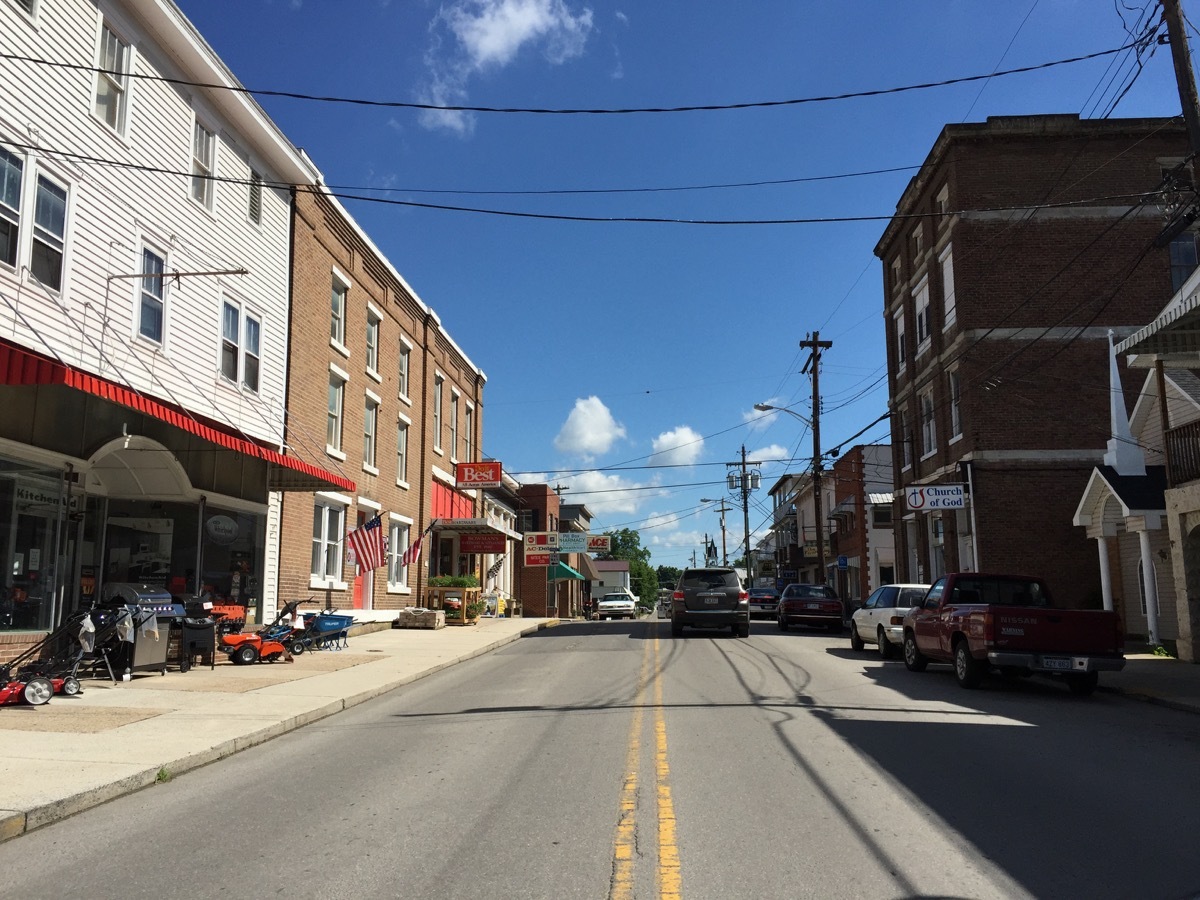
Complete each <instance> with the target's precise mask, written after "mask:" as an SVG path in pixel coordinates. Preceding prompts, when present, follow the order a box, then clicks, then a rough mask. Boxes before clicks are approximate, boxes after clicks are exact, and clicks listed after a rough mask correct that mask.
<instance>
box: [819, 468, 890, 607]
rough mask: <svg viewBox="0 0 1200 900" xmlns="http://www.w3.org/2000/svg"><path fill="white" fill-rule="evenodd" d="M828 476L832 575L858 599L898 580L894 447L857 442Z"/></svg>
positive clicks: (842, 592)
mask: <svg viewBox="0 0 1200 900" xmlns="http://www.w3.org/2000/svg"><path fill="white" fill-rule="evenodd" d="M826 479H827V480H831V481H832V482H833V485H834V488H833V495H834V505H833V507H832V508H830V510H829V521H830V526H831V528H830V530H831V531H832V533H833V553H834V558H833V559H829V560H827V561H826V562H827V564H828V565H829V566H830V579H829V580H830V583H832V584H833V585H835V586H836V588H837V592H838V595H839V596H840V597H841V598H842V599H843V600H845V601H847V602H848V603H851V604H858V603H861V602H862V601H863V600H865V599H866V598H867V597H868V596H870V594H871V591H873V590H875V588H877V587H879V586H880V585H881V584H889V583H891V582H894V581H895V576H896V561H895V543H894V540H893V532H892V448H891V447H889V446H887V445H886V444H856V445H855V446H853V447H851V448H850V449H849V450H847V451H846V452H844V453H842V454H841V456H839V457H838V459H837V461H836V462H834V464H833V465H832V466H831V467H830V472H829V473H827V474H826V475H825V476H824V478H823V479H822V480H826ZM840 557H845V558H846V568H845V569H841V568H840V566H838V565H837V559H838V558H840Z"/></svg>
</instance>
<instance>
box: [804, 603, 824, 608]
mask: <svg viewBox="0 0 1200 900" xmlns="http://www.w3.org/2000/svg"><path fill="white" fill-rule="evenodd" d="M820 608H821V604H820V603H806V604H805V609H820Z"/></svg>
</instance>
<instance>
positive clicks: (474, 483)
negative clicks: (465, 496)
mask: <svg viewBox="0 0 1200 900" xmlns="http://www.w3.org/2000/svg"><path fill="white" fill-rule="evenodd" d="M454 480H455V487H459V488H497V487H500V463H498V462H469V463H458V464H457V465H456V466H455V467H454Z"/></svg>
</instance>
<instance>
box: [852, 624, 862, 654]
mask: <svg viewBox="0 0 1200 900" xmlns="http://www.w3.org/2000/svg"><path fill="white" fill-rule="evenodd" d="M865 646H866V645H865V644H864V643H863V639H862V635H861V634H859V633H858V626H857V625H855V624H854V623H853V622H851V623H850V649H851V650H853V651H854V652H855V653H861V652H862V649H863V647H865Z"/></svg>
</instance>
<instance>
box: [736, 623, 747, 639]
mask: <svg viewBox="0 0 1200 900" xmlns="http://www.w3.org/2000/svg"><path fill="white" fill-rule="evenodd" d="M733 634H734V636H735V637H740V638H747V637H750V623H749V622H743V623H742V624H741V625H734V626H733Z"/></svg>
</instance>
